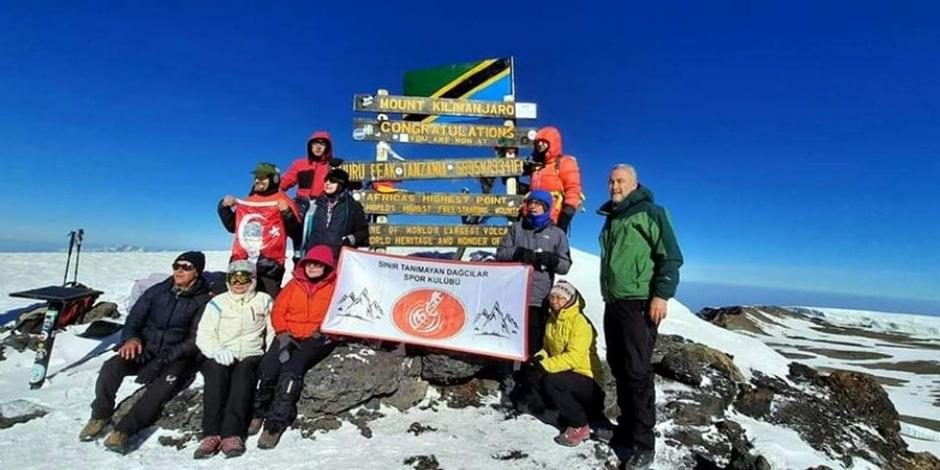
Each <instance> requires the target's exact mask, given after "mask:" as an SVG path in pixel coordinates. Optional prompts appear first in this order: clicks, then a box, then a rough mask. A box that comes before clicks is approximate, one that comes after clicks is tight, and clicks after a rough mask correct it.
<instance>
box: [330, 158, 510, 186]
mask: <svg viewBox="0 0 940 470" xmlns="http://www.w3.org/2000/svg"><path fill="white" fill-rule="evenodd" d="M340 168H342V169H344V170H346V172H347V173H349V180H350V181H383V180H428V179H454V178H481V177H485V176H518V175H521V174H522V160H518V159H511V158H454V159H443V160H393V161H384V162H383V161H376V162H346V163H343V165H342V166H341V167H340Z"/></svg>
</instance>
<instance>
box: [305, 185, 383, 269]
mask: <svg viewBox="0 0 940 470" xmlns="http://www.w3.org/2000/svg"><path fill="white" fill-rule="evenodd" d="M341 191H342V192H340V193H339V194H336V195H335V196H334V197H330V196H329V195H327V194H326V193H323V194H321V195H320V197H318V198H317V199H316V201H314V202H313V203H312V204H311V205H310V209H309V210H308V212H307V216H308V217H311V223H310V225H309V227H306V229H307V230H308V231H309V233H305V234H304V245H303V246H304V248H307V247H311V246H316V245H321V244H322V245H327V246H329V247H330V249H331V250H333V258H334V259H339V250H340V248H342V247H343V245H344V244H348V245H350V246H354V247H364V246H369V222H368V221H367V220H366V213H365V211H363V209H362V204H360V203H359V201H356V200H355V199H353V197H352V194H351V193H350V192H349V191H347V190H346V189H341ZM311 212H312V216H311Z"/></svg>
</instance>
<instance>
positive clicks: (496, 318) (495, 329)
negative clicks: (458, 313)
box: [473, 302, 519, 338]
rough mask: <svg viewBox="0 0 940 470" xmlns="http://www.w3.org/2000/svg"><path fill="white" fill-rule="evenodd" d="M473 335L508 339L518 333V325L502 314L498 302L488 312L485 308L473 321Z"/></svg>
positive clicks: (510, 317) (506, 314) (507, 315)
mask: <svg viewBox="0 0 940 470" xmlns="http://www.w3.org/2000/svg"><path fill="white" fill-rule="evenodd" d="M473 333H474V334H475V335H477V336H498V337H500V338H509V337H510V336H512V335H515V334H518V333H519V324H518V323H516V320H514V319H513V318H512V316H511V315H509V314H508V313H503V310H502V309H501V308H500V307H499V302H496V304H494V305H493V308H492V309H491V310H490V311H487V310H486V309H485V308H484V309H483V310H482V311H480V313H478V314H477V317H476V319H475V320H473Z"/></svg>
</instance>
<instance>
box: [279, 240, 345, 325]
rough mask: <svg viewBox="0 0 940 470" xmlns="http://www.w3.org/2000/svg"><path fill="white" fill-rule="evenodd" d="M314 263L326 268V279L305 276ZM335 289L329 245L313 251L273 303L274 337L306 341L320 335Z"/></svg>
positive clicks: (299, 263)
mask: <svg viewBox="0 0 940 470" xmlns="http://www.w3.org/2000/svg"><path fill="white" fill-rule="evenodd" d="M311 261H317V262H319V263H321V264H324V265H326V272H325V273H324V275H323V277H321V278H320V279H318V280H316V281H311V280H310V279H308V278H307V273H306V272H305V268H306V266H307V264H308V263H310V262H311ZM335 287H336V264H335V263H334V261H333V252H332V251H331V250H330V248H329V247H328V246H326V245H317V246H314V247H313V248H310V251H308V252H307V255H306V256H304V257H303V259H301V260H300V261H299V262H298V263H297V266H296V267H295V268H294V278H293V279H291V280H290V282H288V283H287V285H286V286H284V288H283V289H281V292H280V293H279V294H278V295H277V299H276V300H275V301H274V310H273V311H272V312H271V324H272V326H273V327H274V333H275V334H281V333H290V335H291V336H293V337H294V338H297V339H305V338H309V337H311V336H313V335H314V334H315V333H317V332H318V331H320V325H321V324H322V323H323V318H324V317H325V316H326V311H327V310H328V309H329V307H330V300H331V299H332V297H333V289H334V288H335Z"/></svg>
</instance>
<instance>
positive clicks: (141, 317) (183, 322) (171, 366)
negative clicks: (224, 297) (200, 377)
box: [78, 251, 210, 453]
mask: <svg viewBox="0 0 940 470" xmlns="http://www.w3.org/2000/svg"><path fill="white" fill-rule="evenodd" d="M205 266H206V257H205V255H203V254H202V253H201V252H198V251H188V252H186V253H183V254H181V255H179V256H178V257H177V258H176V260H175V261H174V262H173V275H172V276H171V277H169V278H167V279H166V280H165V281H163V282H161V283H159V284H157V285H155V286H153V287H151V288H149V289H147V290H146V291H145V292H144V294H143V295H142V296H141V297H140V299H138V300H137V303H135V304H134V306H133V307H132V308H131V312H130V314H129V315H128V316H127V321H126V322H125V323H124V331H123V333H122V335H121V347H120V348H119V349H118V354H117V355H116V356H114V357H112V358H111V359H109V360H108V361H106V362H105V363H104V365H102V366H101V371H100V372H99V373H98V381H97V383H96V385H95V401H94V402H92V404H91V410H92V411H91V419H90V420H89V421H88V424H86V425H85V428H84V429H82V431H81V433H80V434H79V436H78V437H79V440H82V441H90V440H93V439H94V438H95V437H96V436H98V435H99V434H101V432H102V431H104V428H105V426H106V425H107V423H108V421H109V420H110V419H111V415H112V414H113V413H114V399H115V395H116V394H117V391H118V388H120V386H121V382H122V381H123V380H124V377H126V376H129V375H136V376H137V382H139V383H142V384H146V385H147V390H146V392H145V393H144V396H143V397H141V399H140V400H139V401H138V402H137V403H136V404H135V405H134V406H133V407H132V408H131V410H130V412H129V413H128V414H127V415H126V416H124V417H123V418H122V419H121V420H120V421H119V422H117V423H115V424H114V431H113V432H111V434H109V435H108V437H107V438H106V439H105V441H104V445H105V447H107V448H108V449H110V450H113V451H115V452H120V453H124V452H126V451H127V449H128V446H127V444H128V438H129V437H130V436H133V435H134V434H136V433H137V431H139V430H141V429H143V428H144V427H147V426H149V425H150V424H151V423H153V422H154V421H156V419H157V417H158V416H159V414H160V411H161V409H162V408H163V405H164V404H165V403H166V402H167V401H169V400H170V398H172V397H173V396H174V395H175V394H176V393H177V392H179V391H180V389H181V387H182V386H184V385H185V384H186V383H187V382H188V380H187V378H188V377H189V376H190V375H191V374H193V371H194V370H195V365H196V362H197V360H196V359H197V355H198V349H197V348H196V327H197V325H198V324H199V318H200V317H201V316H202V311H203V308H204V307H205V306H206V303H207V302H208V301H209V297H210V292H209V287H208V283H207V282H206V281H205V279H204V278H203V277H202V271H203V269H205Z"/></svg>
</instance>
